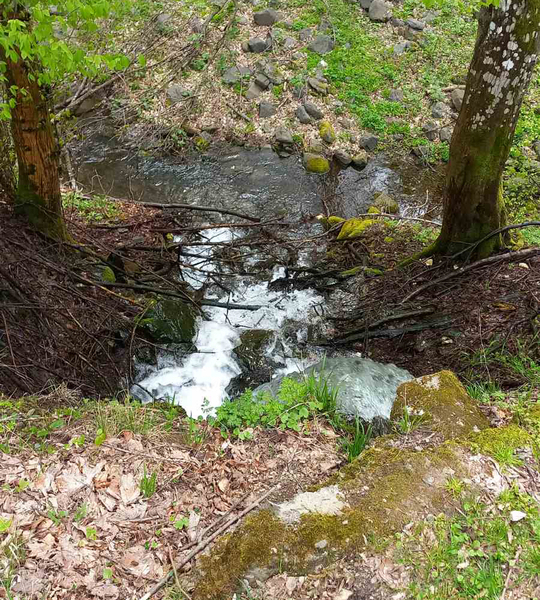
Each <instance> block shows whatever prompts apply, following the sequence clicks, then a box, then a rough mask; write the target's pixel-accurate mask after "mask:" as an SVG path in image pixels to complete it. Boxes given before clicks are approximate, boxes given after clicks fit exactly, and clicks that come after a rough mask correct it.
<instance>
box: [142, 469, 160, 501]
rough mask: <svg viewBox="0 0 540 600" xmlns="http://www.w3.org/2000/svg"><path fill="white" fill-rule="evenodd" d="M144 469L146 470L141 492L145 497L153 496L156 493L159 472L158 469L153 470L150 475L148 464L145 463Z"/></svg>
mask: <svg viewBox="0 0 540 600" xmlns="http://www.w3.org/2000/svg"><path fill="white" fill-rule="evenodd" d="M143 470H144V472H143V476H142V479H141V483H140V489H141V493H142V495H143V496H144V497H145V498H151V497H152V496H153V495H154V494H155V493H156V489H157V476H158V474H157V471H153V473H152V474H151V475H150V476H148V473H147V471H146V465H144V468H143Z"/></svg>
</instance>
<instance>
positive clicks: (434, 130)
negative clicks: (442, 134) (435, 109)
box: [422, 123, 439, 142]
mask: <svg viewBox="0 0 540 600" xmlns="http://www.w3.org/2000/svg"><path fill="white" fill-rule="evenodd" d="M422 131H423V132H424V135H425V136H426V138H427V139H428V140H429V141H430V142H434V141H435V140H436V139H437V138H438V137H439V128H438V126H437V125H436V124H435V123H426V124H425V125H424V126H423V127H422Z"/></svg>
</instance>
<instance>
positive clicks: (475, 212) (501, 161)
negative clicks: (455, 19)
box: [432, 0, 540, 258]
mask: <svg viewBox="0 0 540 600" xmlns="http://www.w3.org/2000/svg"><path fill="white" fill-rule="evenodd" d="M539 26H540V0H500V4H499V7H496V6H488V7H483V8H482V9H480V13H479V25H478V35H477V39H476V46H475V50H474V56H473V60H472V62H471V65H470V68H469V74H468V77H467V86H466V89H465V96H464V99H463V105H462V108H461V112H460V114H459V118H458V121H457V124H456V127H455V130H454V135H453V137H452V142H451V145H450V162H449V164H448V171H447V177H446V190H445V197H444V215H443V225H442V230H441V234H440V236H439V238H438V240H437V242H436V243H435V247H434V248H433V249H432V250H434V251H436V252H445V253H446V252H455V251H458V250H463V249H464V248H465V247H466V245H467V244H471V243H474V242H478V241H479V240H480V239H482V238H483V237H484V236H485V235H486V234H488V233H490V232H492V231H495V230H496V229H499V228H500V227H502V226H503V225H504V224H505V218H506V215H505V210H504V204H503V198H502V173H503V169H504V165H505V163H506V160H507V158H508V154H509V152H510V147H511V145H512V140H513V137H514V131H515V128H516V123H517V120H518V116H519V111H520V108H521V104H522V101H523V97H524V95H525V92H526V91H527V87H528V85H529V82H530V79H531V75H532V73H533V70H534V67H535V64H536V61H537V54H538V51H539V34H538V29H539ZM502 243H503V240H502V237H501V236H494V237H492V238H491V239H490V240H488V241H486V242H485V243H484V244H482V245H481V246H479V248H478V251H477V257H479V258H481V257H483V256H487V255H489V254H491V253H492V252H493V251H494V250H496V249H498V248H500V247H501V245H502Z"/></svg>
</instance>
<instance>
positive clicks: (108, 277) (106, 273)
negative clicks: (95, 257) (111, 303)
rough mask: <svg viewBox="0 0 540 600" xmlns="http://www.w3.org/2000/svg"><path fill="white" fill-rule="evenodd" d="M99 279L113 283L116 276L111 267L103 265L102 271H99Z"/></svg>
mask: <svg viewBox="0 0 540 600" xmlns="http://www.w3.org/2000/svg"><path fill="white" fill-rule="evenodd" d="M101 280H102V281H105V282H107V283H114V282H115V281H116V276H115V274H114V271H113V270H112V269H111V267H105V268H104V269H103V271H101Z"/></svg>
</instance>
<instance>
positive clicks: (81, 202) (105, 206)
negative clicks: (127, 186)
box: [62, 192, 121, 223]
mask: <svg viewBox="0 0 540 600" xmlns="http://www.w3.org/2000/svg"><path fill="white" fill-rule="evenodd" d="M62 203H63V205H64V209H65V210H68V211H69V210H75V211H76V212H77V213H78V214H79V215H80V216H81V217H82V218H83V219H84V220H85V221H87V222H88V223H96V222H100V221H111V220H117V219H119V218H120V216H121V211H120V209H119V207H118V204H117V203H116V202H115V201H114V200H111V199H109V198H108V197H107V196H100V195H95V196H85V195H82V194H80V193H79V192H68V193H67V194H64V196H63V197H62Z"/></svg>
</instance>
